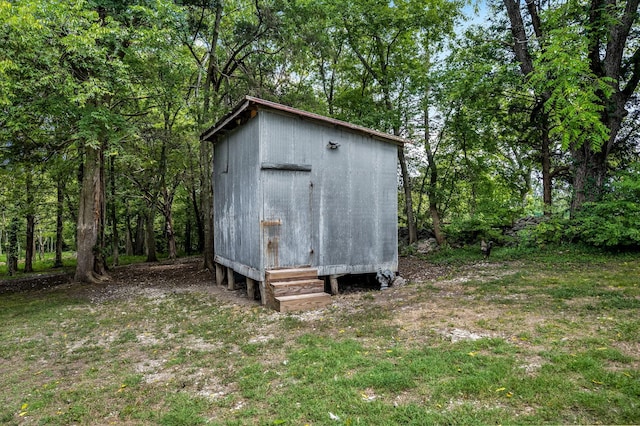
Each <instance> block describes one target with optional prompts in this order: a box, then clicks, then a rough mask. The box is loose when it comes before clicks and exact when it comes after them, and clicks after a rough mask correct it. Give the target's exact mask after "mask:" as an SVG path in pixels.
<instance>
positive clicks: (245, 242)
mask: <svg viewBox="0 0 640 426" xmlns="http://www.w3.org/2000/svg"><path fill="white" fill-rule="evenodd" d="M259 152H260V151H259V123H258V120H257V119H252V120H249V121H248V122H247V123H246V124H245V125H244V126H241V127H239V128H237V129H236V130H234V131H232V132H231V133H230V134H229V135H227V136H225V137H223V138H221V139H220V140H218V141H217V142H216V144H215V151H214V169H213V174H214V203H213V210H214V245H215V251H216V260H217V261H218V262H220V263H222V264H223V265H225V266H230V267H233V269H234V270H236V271H238V272H240V273H242V274H243V275H245V276H249V277H251V278H253V279H256V280H259V279H262V274H261V272H260V271H261V269H262V257H261V247H260V245H261V235H260V217H261V214H262V211H261V210H262V206H261V203H260V202H259V201H258V200H259V194H260V187H259V182H260V179H259V172H260V168H259Z"/></svg>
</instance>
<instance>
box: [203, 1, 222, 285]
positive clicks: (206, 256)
mask: <svg viewBox="0 0 640 426" xmlns="http://www.w3.org/2000/svg"><path fill="white" fill-rule="evenodd" d="M222 12H223V2H218V3H217V4H216V18H215V24H214V29H213V34H212V36H211V51H210V53H209V62H208V64H207V78H206V79H205V84H204V94H203V95H204V108H203V111H202V113H203V116H202V117H201V122H202V123H204V122H206V121H207V120H209V119H210V117H209V115H210V114H211V97H212V95H213V94H214V93H215V90H216V88H219V84H220V82H219V81H217V80H218V74H219V71H220V70H219V69H218V58H217V56H216V49H217V46H218V38H219V36H220V23H221V21H222ZM211 148H212V147H211V143H210V142H207V141H200V167H201V171H202V174H201V179H202V185H201V187H200V188H201V193H200V209H201V212H202V222H203V231H204V241H203V244H204V247H203V248H202V261H203V262H202V267H203V269H207V270H209V271H210V272H211V273H212V274H215V265H214V258H215V251H214V247H213V183H212V181H211V179H212V177H213V175H212V166H213V160H212V149H211Z"/></svg>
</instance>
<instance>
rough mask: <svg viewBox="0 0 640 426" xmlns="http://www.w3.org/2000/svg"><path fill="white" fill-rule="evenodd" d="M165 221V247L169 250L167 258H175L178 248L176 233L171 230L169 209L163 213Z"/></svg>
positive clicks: (171, 222) (171, 217)
mask: <svg viewBox="0 0 640 426" xmlns="http://www.w3.org/2000/svg"><path fill="white" fill-rule="evenodd" d="M165 221H166V227H167V246H168V247H167V248H168V250H169V259H175V258H176V257H178V248H177V246H176V235H175V232H174V230H173V215H172V213H171V209H169V211H168V212H167V213H166V214H165Z"/></svg>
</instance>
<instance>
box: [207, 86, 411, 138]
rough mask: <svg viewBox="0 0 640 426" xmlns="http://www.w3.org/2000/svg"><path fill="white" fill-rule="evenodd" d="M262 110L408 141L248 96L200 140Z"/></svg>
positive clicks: (225, 129) (239, 122)
mask: <svg viewBox="0 0 640 426" xmlns="http://www.w3.org/2000/svg"><path fill="white" fill-rule="evenodd" d="M260 108H266V109H271V110H276V111H282V112H284V113H288V114H291V115H295V116H298V117H300V118H303V119H308V120H312V121H315V122H318V123H322V124H325V125H328V126H333V127H339V128H343V129H348V130H351V131H353V132H356V133H361V134H365V135H369V136H371V137H373V138H376V139H379V140H382V141H385V142H389V143H393V144H396V145H404V144H405V143H407V142H408V141H407V140H406V139H404V138H401V137H399V136H394V135H390V134H388V133H384V132H380V131H377V130H373V129H369V128H367V127H363V126H358V125H357V124H352V123H348V122H346V121H342V120H337V119H335V118H331V117H325V116H323V115H320V114H315V113H312V112H308V111H303V110H300V109H296V108H293V107H290V106H287V105H282V104H279V103H276V102H271V101H267V100H264V99H260V98H254V97H252V96H246V97H245V98H244V99H243V100H242V101H241V102H240V103H238V105H236V107H235V108H234V109H233V110H232V111H231V112H230V113H228V114H227V115H225V116H224V117H222V118H221V119H220V120H219V121H218V122H217V123H216V124H214V125H213V126H212V127H210V128H209V129H208V130H206V131H205V132H203V133H202V135H201V136H200V139H202V140H214V138H215V136H216V135H218V134H220V133H222V132H226V131H229V130H232V129H234V128H236V127H238V126H239V125H241V124H243V123H244V122H246V121H247V120H248V119H249V118H251V117H252V116H253V115H252V114H254V113H255V112H256V111H258V110H259V109H260Z"/></svg>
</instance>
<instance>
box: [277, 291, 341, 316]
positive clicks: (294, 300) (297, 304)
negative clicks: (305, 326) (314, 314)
mask: <svg viewBox="0 0 640 426" xmlns="http://www.w3.org/2000/svg"><path fill="white" fill-rule="evenodd" d="M275 300H276V304H277V307H276V310H278V311H280V312H291V311H310V310H313V309H320V308H324V307H325V306H327V305H329V304H330V303H331V295H330V294H327V293H310V294H299V295H296V296H280V297H276V298H275Z"/></svg>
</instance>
